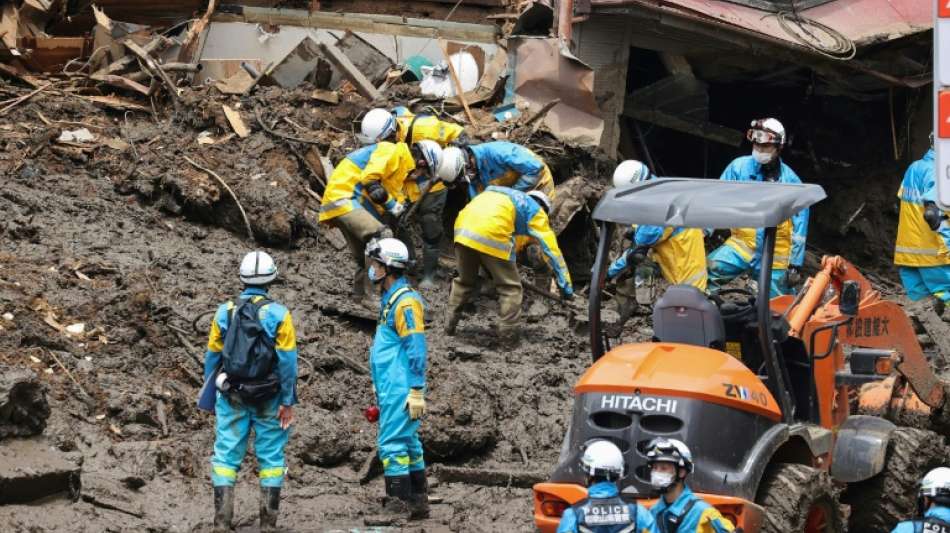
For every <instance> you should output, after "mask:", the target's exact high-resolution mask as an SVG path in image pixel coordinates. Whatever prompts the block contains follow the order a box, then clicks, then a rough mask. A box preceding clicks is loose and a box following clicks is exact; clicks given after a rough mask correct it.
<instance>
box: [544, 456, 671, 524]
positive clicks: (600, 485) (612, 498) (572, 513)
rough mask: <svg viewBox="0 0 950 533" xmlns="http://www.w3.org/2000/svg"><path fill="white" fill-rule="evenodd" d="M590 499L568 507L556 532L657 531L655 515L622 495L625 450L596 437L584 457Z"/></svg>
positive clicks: (582, 465)
mask: <svg viewBox="0 0 950 533" xmlns="http://www.w3.org/2000/svg"><path fill="white" fill-rule="evenodd" d="M581 468H582V469H583V470H584V474H586V475H587V498H584V499H583V500H581V501H579V502H577V503H575V504H574V505H572V506H570V507H569V508H567V509H565V511H564V514H563V515H562V516H561V522H560V523H559V524H558V526H557V533H580V532H590V533H616V532H622V531H626V532H629V533H658V532H659V530H658V529H657V528H656V522H655V521H654V520H653V515H652V514H650V511H648V510H647V509H646V508H645V507H643V506H642V505H640V504H639V503H628V502H626V501H624V500H623V499H622V498H621V497H620V490H619V488H618V487H617V481H619V480H620V478H621V477H622V476H623V453H622V452H621V451H620V448H618V447H617V445H616V444H614V443H612V442H610V441H608V440H595V441H594V442H591V443H590V444H589V445H588V446H587V448H586V449H585V450H584V455H583V456H581Z"/></svg>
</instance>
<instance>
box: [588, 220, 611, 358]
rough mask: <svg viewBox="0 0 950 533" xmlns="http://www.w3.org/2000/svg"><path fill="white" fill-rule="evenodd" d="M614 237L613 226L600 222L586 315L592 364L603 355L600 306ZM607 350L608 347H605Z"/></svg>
mask: <svg viewBox="0 0 950 533" xmlns="http://www.w3.org/2000/svg"><path fill="white" fill-rule="evenodd" d="M613 236H614V224H611V223H609V222H601V228H600V241H599V242H598V243H597V256H596V257H595V258H594V268H593V275H592V276H591V280H590V296H589V298H590V299H589V300H588V304H589V305H588V307H587V314H588V321H589V322H590V351H591V357H592V358H593V360H594V362H597V360H598V359H600V358H601V356H603V355H604V351H605V344H606V342H607V340H606V339H605V337H604V336H603V335H602V334H601V330H602V329H603V324H601V322H600V304H601V300H602V296H603V293H604V285H606V284H607V263H608V261H609V257H608V255H609V254H610V242H611V240H612V239H613ZM607 348H609V345H607Z"/></svg>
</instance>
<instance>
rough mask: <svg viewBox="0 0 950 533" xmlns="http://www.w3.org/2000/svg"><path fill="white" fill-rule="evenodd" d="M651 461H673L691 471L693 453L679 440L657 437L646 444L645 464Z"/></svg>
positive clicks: (651, 462)
mask: <svg viewBox="0 0 950 533" xmlns="http://www.w3.org/2000/svg"><path fill="white" fill-rule="evenodd" d="M653 463H673V464H675V465H676V466H677V467H679V468H685V469H686V472H692V471H693V454H692V453H690V451H689V447H688V446H686V444H685V443H684V442H683V441H681V440H676V439H667V438H664V437H657V438H655V439H653V440H651V441H650V442H649V444H647V464H650V465H652V464H653Z"/></svg>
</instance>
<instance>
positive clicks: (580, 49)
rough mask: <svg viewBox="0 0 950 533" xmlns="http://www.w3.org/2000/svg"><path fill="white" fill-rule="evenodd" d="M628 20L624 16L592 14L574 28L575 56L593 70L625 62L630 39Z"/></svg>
mask: <svg viewBox="0 0 950 533" xmlns="http://www.w3.org/2000/svg"><path fill="white" fill-rule="evenodd" d="M628 26H629V21H627V20H626V19H625V18H624V17H617V16H608V15H592V16H591V17H590V18H589V19H587V20H585V21H584V22H582V23H580V24H578V25H577V27H576V28H575V30H574V40H575V43H574V45H575V50H577V57H578V59H580V60H581V61H583V62H584V63H587V64H588V65H589V66H590V67H591V68H593V69H594V70H596V69H598V68H600V67H605V66H608V65H616V64H618V63H623V64H626V62H627V57H628V53H629V50H628V47H629V46H630V45H629V43H630V39H629V37H628V31H629V27H628Z"/></svg>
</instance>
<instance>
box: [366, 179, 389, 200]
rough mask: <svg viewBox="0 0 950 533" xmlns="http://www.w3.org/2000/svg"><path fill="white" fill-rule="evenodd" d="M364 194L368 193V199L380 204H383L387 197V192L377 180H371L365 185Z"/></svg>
mask: <svg viewBox="0 0 950 533" xmlns="http://www.w3.org/2000/svg"><path fill="white" fill-rule="evenodd" d="M366 194H368V195H369V199H370V200H372V201H373V202H374V203H377V204H380V205H382V204H385V203H386V200H388V199H389V193H387V192H386V189H384V188H383V185H382V184H381V183H380V182H378V181H371V182H369V183H368V184H367V185H366Z"/></svg>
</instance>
